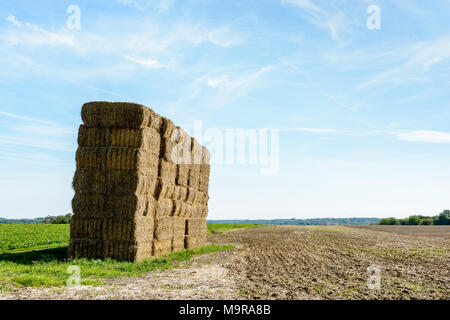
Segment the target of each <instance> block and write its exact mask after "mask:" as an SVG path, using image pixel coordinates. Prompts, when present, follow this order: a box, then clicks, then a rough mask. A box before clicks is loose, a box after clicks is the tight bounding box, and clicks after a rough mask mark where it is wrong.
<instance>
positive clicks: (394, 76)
mask: <svg viewBox="0 0 450 320" xmlns="http://www.w3.org/2000/svg"><path fill="white" fill-rule="evenodd" d="M398 54H401V55H402V56H404V60H405V62H404V63H401V64H400V65H397V66H395V67H392V68H390V69H387V70H385V71H383V72H380V73H377V74H375V75H372V76H371V77H370V78H369V79H368V80H367V81H366V82H364V83H363V84H361V85H360V88H368V87H372V86H375V85H387V84H394V85H400V84H403V83H405V82H409V81H424V80H426V78H424V76H425V74H426V73H427V72H428V71H429V70H430V69H431V68H432V67H434V66H435V65H437V64H439V63H442V62H444V61H446V60H449V59H450V38H449V37H443V38H440V39H437V40H435V41H428V42H420V43H418V44H415V45H413V46H410V47H409V48H407V49H406V50H405V49H402V50H401V51H400V52H397V55H398Z"/></svg>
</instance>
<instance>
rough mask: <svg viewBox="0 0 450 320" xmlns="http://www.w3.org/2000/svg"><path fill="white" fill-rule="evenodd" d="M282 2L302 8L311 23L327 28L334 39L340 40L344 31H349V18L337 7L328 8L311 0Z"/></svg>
mask: <svg viewBox="0 0 450 320" xmlns="http://www.w3.org/2000/svg"><path fill="white" fill-rule="evenodd" d="M281 3H283V4H288V5H292V6H295V7H297V8H300V9H302V10H303V11H304V12H305V13H306V17H307V19H308V20H309V21H310V22H311V23H313V24H315V25H316V26H318V27H320V28H323V29H325V30H327V31H328V32H329V33H330V34H331V37H332V38H333V39H334V40H339V39H340V35H341V34H342V33H348V32H349V27H348V25H347V23H346V21H347V20H348V19H346V17H345V16H344V14H343V12H342V11H339V10H338V8H336V7H333V8H330V9H328V10H326V9H324V8H323V7H319V6H318V5H316V4H314V3H312V2H311V1H309V0H281Z"/></svg>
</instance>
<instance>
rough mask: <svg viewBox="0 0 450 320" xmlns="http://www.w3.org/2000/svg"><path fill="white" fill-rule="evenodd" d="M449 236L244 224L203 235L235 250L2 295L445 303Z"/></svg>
mask: <svg viewBox="0 0 450 320" xmlns="http://www.w3.org/2000/svg"><path fill="white" fill-rule="evenodd" d="M449 235H450V226H444V227H437V228H436V227H432V226H419V227H413V228H411V227H407V228H404V227H403V226H401V227H388V226H387V227H384V226H368V227H347V226H271V227H263V228H255V229H243V230H236V231H233V232H226V233H220V234H213V235H210V236H209V237H208V240H209V242H211V243H221V244H224V243H227V244H229V243H232V244H234V245H235V249H233V250H229V251H224V252H219V253H215V254H209V255H204V256H198V257H195V258H194V259H192V260H191V261H189V262H186V263H184V264H183V265H182V266H181V267H180V268H178V269H172V270H166V271H163V272H158V273H149V274H147V275H145V276H142V277H132V278H121V279H114V280H107V281H106V284H105V285H103V286H100V287H80V288H50V289H49V288H47V289H37V288H14V289H13V290H12V291H11V292H10V293H9V294H8V295H6V296H4V297H3V298H5V299H446V300H449V299H450V279H449V275H450V271H449V268H448V266H449V265H450V237H449ZM371 266H372V268H378V270H379V272H380V273H379V276H380V288H379V289H376V288H372V289H370V288H369V287H368V284H367V282H368V279H369V277H371V276H372V278H373V274H372V273H369V272H368V268H369V267H371ZM372 278H370V279H372ZM369 282H370V281H369ZM370 283H371V282H370Z"/></svg>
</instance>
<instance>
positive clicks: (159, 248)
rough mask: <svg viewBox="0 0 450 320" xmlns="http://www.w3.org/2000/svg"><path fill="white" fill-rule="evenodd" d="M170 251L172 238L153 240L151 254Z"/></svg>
mask: <svg viewBox="0 0 450 320" xmlns="http://www.w3.org/2000/svg"><path fill="white" fill-rule="evenodd" d="M171 251H172V239H167V240H153V255H154V256H156V257H157V256H161V255H163V254H168V253H170V252H171Z"/></svg>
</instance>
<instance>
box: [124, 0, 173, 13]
mask: <svg viewBox="0 0 450 320" xmlns="http://www.w3.org/2000/svg"><path fill="white" fill-rule="evenodd" d="M117 2H118V3H120V4H123V5H131V6H133V7H135V8H136V9H138V10H145V9H149V8H153V9H156V10H157V11H158V12H164V11H167V10H169V9H170V7H171V6H172V5H173V3H174V0H117Z"/></svg>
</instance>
